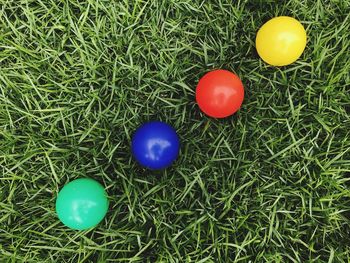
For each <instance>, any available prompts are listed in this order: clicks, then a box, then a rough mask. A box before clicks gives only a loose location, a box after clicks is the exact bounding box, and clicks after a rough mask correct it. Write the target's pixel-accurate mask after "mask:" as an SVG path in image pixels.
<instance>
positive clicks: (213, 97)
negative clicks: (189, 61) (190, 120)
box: [196, 69, 244, 118]
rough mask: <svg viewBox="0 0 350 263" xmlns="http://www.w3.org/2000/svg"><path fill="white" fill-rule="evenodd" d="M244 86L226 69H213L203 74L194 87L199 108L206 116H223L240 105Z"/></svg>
mask: <svg viewBox="0 0 350 263" xmlns="http://www.w3.org/2000/svg"><path fill="white" fill-rule="evenodd" d="M243 99H244V87H243V84H242V82H241V80H240V79H239V77H238V76H237V75H235V74H234V73H232V72H230V71H227V70H222V69H219V70H214V71H211V72H208V73H207V74H205V75H204V76H203V77H202V78H201V79H200V80H199V82H198V85H197V88H196V101H197V103H198V106H199V108H200V109H201V110H202V111H203V112H204V113H205V114H206V115H208V116H211V117H214V118H225V117H228V116H230V115H232V114H234V113H235V112H236V111H238V109H239V108H240V107H241V105H242V102H243Z"/></svg>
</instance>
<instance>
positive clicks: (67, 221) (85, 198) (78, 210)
mask: <svg viewBox="0 0 350 263" xmlns="http://www.w3.org/2000/svg"><path fill="white" fill-rule="evenodd" d="M108 205H109V202H108V199H107V194H106V192H105V190H104V188H103V186H102V185H101V184H100V183H98V182H97V181H95V180H93V179H89V178H81V179H77V180H74V181H72V182H70V183H68V184H66V185H65V186H64V187H63V188H62V189H61V191H60V192H59V193H58V196H57V200H56V212H57V215H58V218H59V219H60V220H61V222H62V223H63V224H64V225H66V226H67V227H69V228H72V229H75V230H85V229H89V228H92V227H94V226H96V225H97V224H98V223H100V222H101V221H102V219H103V218H104V217H105V215H106V213H107V210H108Z"/></svg>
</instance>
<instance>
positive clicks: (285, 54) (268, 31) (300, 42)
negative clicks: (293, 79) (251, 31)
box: [255, 16, 306, 66]
mask: <svg viewBox="0 0 350 263" xmlns="http://www.w3.org/2000/svg"><path fill="white" fill-rule="evenodd" d="M255 42H256V49H257V51H258V54H259V56H260V57H261V58H262V59H263V60H264V61H265V62H266V63H268V64H271V65H273V66H285V65H288V64H291V63H293V62H295V61H296V60H297V59H298V58H299V57H300V56H301V54H302V53H303V51H304V49H305V46H306V31H305V29H304V27H303V25H302V24H301V23H300V22H299V21H298V20H296V19H294V18H292V17H288V16H278V17H275V18H272V19H270V20H269V21H267V22H266V23H265V24H264V25H263V26H262V27H261V28H260V29H259V31H258V34H257V35H256V40H255Z"/></svg>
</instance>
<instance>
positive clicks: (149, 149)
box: [131, 121, 180, 170]
mask: <svg viewBox="0 0 350 263" xmlns="http://www.w3.org/2000/svg"><path fill="white" fill-rule="evenodd" d="M131 148H132V154H133V156H134V157H135V159H136V160H137V161H138V162H139V163H140V164H141V165H142V166H144V167H147V168H150V169H153V170H159V169H164V168H166V167H168V166H170V165H171V164H172V163H173V162H174V161H175V159H176V158H177V156H178V154H179V150H180V140H179V137H178V136H177V134H176V131H175V130H174V128H173V127H171V126H170V125H168V124H166V123H164V122H160V121H151V122H147V123H145V124H143V125H142V126H141V127H139V128H138V129H137V130H136V132H135V134H134V136H133V138H132V142H131Z"/></svg>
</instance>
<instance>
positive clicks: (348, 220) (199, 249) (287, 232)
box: [0, 0, 350, 263]
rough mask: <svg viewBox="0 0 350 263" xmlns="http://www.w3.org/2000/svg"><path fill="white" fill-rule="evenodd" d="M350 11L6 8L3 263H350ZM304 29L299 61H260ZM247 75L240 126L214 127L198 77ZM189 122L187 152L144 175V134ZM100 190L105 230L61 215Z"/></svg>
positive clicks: (0, 111) (98, 5)
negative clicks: (272, 29)
mask: <svg viewBox="0 0 350 263" xmlns="http://www.w3.org/2000/svg"><path fill="white" fill-rule="evenodd" d="M349 14H350V2H349V0H344V1H336V0H332V1H321V0H318V1H311V0H305V1H297V0H294V1H278V2H277V1H276V2H272V1H271V2H267V1H225V0H216V1H194V0H192V1H190V0H183V1H177V0H176V1H175V0H174V1H165V0H157V1H143V0H135V1H127V0H124V1H111V0H108V1H107V0H98V1H93V0H88V1H77V0H75V1H73V0H70V1H53V0H39V1H34V0H27V1H12V0H0V187H1V188H0V262H60V263H62V262H74V263H76V262H99V263H100V262H197V263H199V262H329V263H331V262H349V261H350V179H349V174H350V114H349V113H350V106H349V105H350V88H349V87H350V76H349V72H350V60H349V50H350V44H349V43H350V36H349V32H350V15H349ZM277 15H290V16H293V17H296V18H298V19H299V20H300V21H301V22H302V23H303V25H304V26H305V27H306V29H307V32H308V44H307V48H306V50H305V52H304V53H303V55H302V57H301V58H300V59H299V60H298V61H297V62H296V63H294V64H292V65H290V66H287V67H282V68H275V67H271V66H268V65H266V64H265V63H264V62H263V61H262V60H261V59H259V57H258V55H257V53H256V50H255V46H254V40H255V35H256V32H257V30H258V28H259V27H260V26H261V25H262V24H263V23H264V22H266V21H267V20H268V19H270V18H272V17H274V16H277ZM214 68H224V69H228V70H231V71H234V72H236V73H237V74H238V75H239V76H240V77H241V79H242V81H243V83H244V85H245V90H246V96H245V101H244V104H243V106H242V108H241V110H240V111H239V113H237V114H236V115H234V116H233V117H230V118H227V119H225V120H215V119H210V118H208V117H206V116H203V115H202V114H201V113H200V111H199V109H198V107H197V105H196V104H195V101H194V90H195V86H196V83H197V81H198V79H199V78H200V77H201V76H202V75H203V74H204V73H205V72H207V71H209V70H211V69H214ZM153 119H159V120H163V121H166V122H168V123H170V124H171V125H173V126H174V127H175V128H176V129H177V131H178V132H179V135H180V137H181V143H182V149H181V155H180V157H179V159H178V160H177V161H176V163H175V165H173V166H172V167H171V168H169V169H167V170H166V171H163V172H152V171H148V170H144V169H142V168H141V167H139V166H138V165H137V164H136V163H135V161H134V160H133V159H132V157H131V156H130V137H131V136H132V133H133V132H134V131H135V129H136V128H137V127H138V126H139V125H140V124H141V123H143V122H144V121H147V120H153ZM81 177H91V178H95V179H96V180H98V181H99V182H101V183H102V184H103V185H104V186H105V187H106V190H107V192H108V194H109V198H110V209H109V212H108V214H107V216H106V218H105V220H104V221H103V222H102V223H101V224H100V225H98V227H96V228H95V229H93V230H89V231H83V232H78V231H72V230H69V229H67V228H66V227H64V226H63V225H62V224H61V223H60V222H59V221H58V218H57V216H56V214H55V206H54V204H55V198H56V195H57V193H58V191H59V189H60V188H62V186H63V185H64V184H66V183H67V182H69V181H71V180H73V179H76V178H81Z"/></svg>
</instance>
